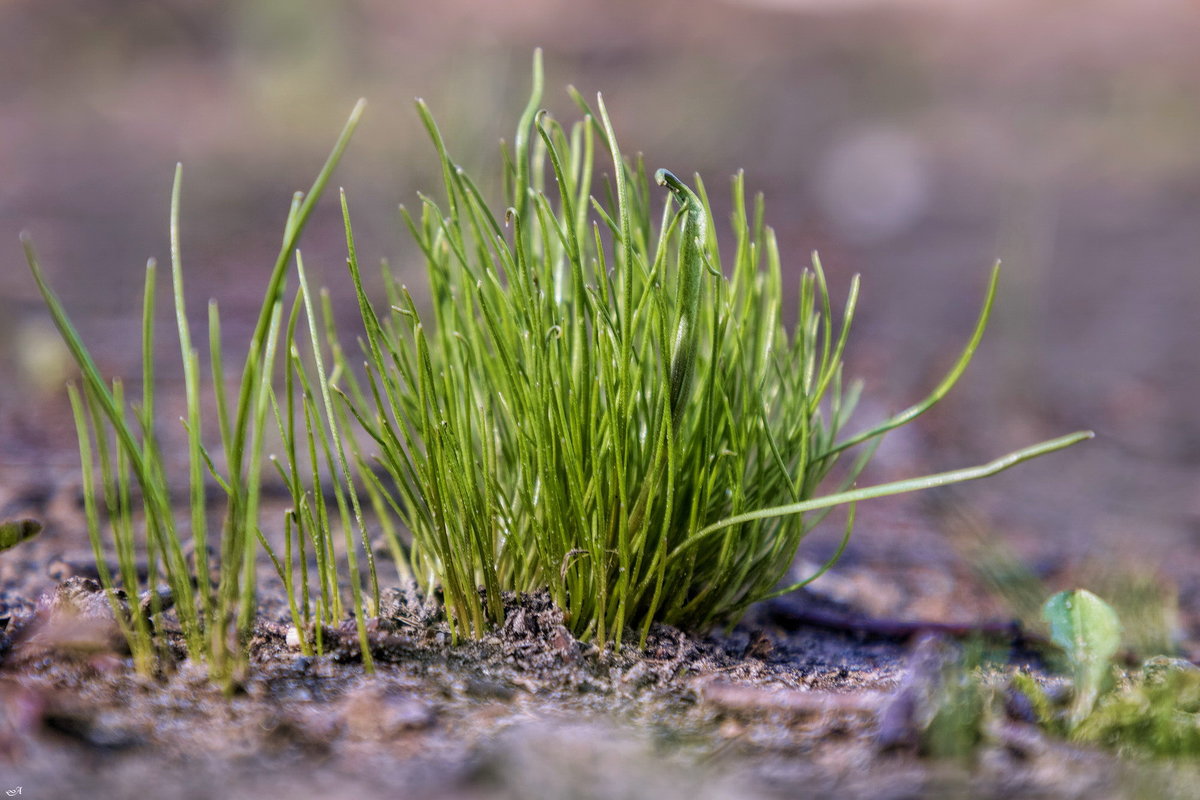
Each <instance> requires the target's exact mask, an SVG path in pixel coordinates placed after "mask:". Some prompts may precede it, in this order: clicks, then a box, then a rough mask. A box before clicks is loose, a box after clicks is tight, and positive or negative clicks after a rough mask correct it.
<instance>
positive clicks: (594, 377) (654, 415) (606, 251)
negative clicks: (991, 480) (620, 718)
mask: <svg viewBox="0 0 1200 800" xmlns="http://www.w3.org/2000/svg"><path fill="white" fill-rule="evenodd" d="M540 93H541V69H540V62H539V61H536V60H535V69H534V88H533V93H532V96H531V98H530V100H529V103H528V105H527V106H526V109H525V113H524V114H523V115H522V117H521V119H520V122H519V124H518V127H517V131H516V135H515V137H514V138H513V146H512V148H511V149H505V151H504V173H503V179H504V180H503V185H504V187H505V188H504V200H503V204H502V205H500V206H496V209H497V210H493V206H492V205H490V204H489V203H488V202H487V201H486V200H485V198H484V195H483V193H482V192H481V191H480V189H479V188H478V186H477V183H476V182H475V181H474V180H472V178H471V177H470V176H468V175H467V174H466V172H465V171H464V170H463V169H462V168H461V167H459V166H458V165H457V164H456V163H455V161H454V160H453V159H452V157H451V156H450V154H449V153H448V152H447V150H446V147H445V144H444V141H443V138H442V136H441V134H440V132H439V130H438V128H437V125H436V123H435V122H434V120H433V117H432V116H431V114H430V113H429V111H428V109H427V108H426V107H425V105H424V104H423V103H418V109H419V112H420V115H421V118H422V120H423V122H424V124H425V127H426V128H427V130H428V132H429V134H430V136H431V138H432V140H433V143H434V146H435V149H436V153H437V158H438V159H439V161H440V163H441V166H442V174H443V191H444V198H443V199H442V200H440V201H438V200H435V199H433V198H431V197H422V199H421V204H420V208H419V209H417V210H416V211H415V212H412V213H410V212H407V211H405V212H404V219H405V221H406V223H407V225H408V227H409V229H410V231H411V233H412V236H413V238H414V239H415V240H416V242H417V244H418V246H419V247H420V249H421V252H422V254H423V256H424V260H425V264H426V273H427V277H428V281H429V289H430V296H431V300H430V305H429V306H428V307H425V306H423V305H422V304H421V303H418V302H417V301H415V300H414V299H413V296H412V295H411V294H410V293H409V291H408V290H407V289H406V288H405V287H403V286H400V285H397V284H396V283H395V280H394V279H393V278H392V277H391V275H390V273H389V272H388V271H387V270H386V268H385V271H384V276H383V277H384V283H385V285H386V286H387V291H388V297H387V305H386V306H384V307H382V308H381V309H377V308H376V307H375V305H374V304H373V303H372V302H371V300H370V299H369V297H368V296H367V293H366V291H365V289H364V284H363V278H362V275H361V271H360V265H359V259H358V256H357V253H356V249H355V243H354V237H353V233H352V229H351V226H350V218H349V213H348V211H346V212H345V219H346V233H347V244H348V249H349V260H348V263H349V268H350V275H351V278H352V281H353V283H354V286H355V289H356V292H357V296H358V300H359V306H360V309H361V312H362V318H363V321H364V324H365V328H366V337H365V340H364V342H363V351H364V353H365V356H366V371H365V380H364V381H363V382H362V383H361V384H359V383H357V382H354V381H352V380H350V377H351V375H352V372H351V371H350V370H349V369H348V368H347V369H344V370H343V374H344V375H345V376H346V380H347V389H346V392H345V393H344V395H343V396H344V397H345V398H346V400H347V402H348V404H349V407H350V408H351V409H352V410H353V414H354V416H355V417H356V418H357V419H358V420H359V422H360V423H361V424H362V426H363V428H364V429H365V430H366V431H367V432H368V434H369V435H370V437H371V438H372V439H373V440H374V443H375V445H376V447H377V448H378V459H379V463H380V464H381V465H382V467H383V469H384V470H385V471H386V472H387V473H388V474H389V475H390V477H391V479H392V481H391V483H392V486H391V487H385V486H384V484H383V483H382V482H377V481H375V478H374V477H373V473H370V472H364V473H363V474H364V476H365V477H366V478H367V479H368V481H370V482H372V483H373V484H374V486H375V489H376V490H377V491H378V492H380V493H381V494H382V493H384V492H387V496H388V497H390V499H391V503H390V505H391V507H392V508H393V509H394V510H395V512H396V514H397V515H398V516H399V517H400V518H401V519H402V520H403V521H404V523H405V525H406V526H407V527H408V529H409V530H410V531H411V532H412V537H413V538H412V553H411V556H412V563H413V567H414V569H415V572H416V575H417V578H418V579H419V581H420V582H421V583H422V585H423V586H424V587H426V588H427V589H431V590H440V592H441V595H442V597H443V599H444V601H445V604H446V607H447V610H448V611H449V618H450V620H451V624H452V625H453V626H454V628H455V629H456V631H459V632H464V633H466V634H468V635H479V634H480V633H481V632H482V631H483V630H485V629H486V628H487V627H488V626H489V625H491V624H495V623H497V622H499V621H500V620H501V619H502V608H501V605H500V592H501V590H514V591H532V590H535V589H541V588H544V587H548V588H549V590H550V593H551V595H552V597H553V598H554V600H555V602H556V603H558V604H559V605H560V606H561V607H562V608H563V609H564V610H565V612H566V615H567V619H568V621H569V624H570V626H571V627H572V628H573V629H574V632H575V633H576V634H577V635H580V636H583V637H588V638H595V639H599V640H615V641H617V642H619V641H621V639H622V637H623V636H624V635H625V634H626V631H627V630H631V631H633V632H635V634H636V635H638V636H639V637H641V638H644V637H645V635H646V631H647V630H648V628H649V626H650V625H651V623H653V622H655V621H662V622H667V623H671V624H674V625H679V626H683V627H689V628H703V627H705V626H707V625H710V624H712V623H716V622H728V621H731V620H734V619H736V618H737V617H738V616H739V615H740V614H741V613H742V611H743V610H744V609H745V608H746V607H747V606H748V605H749V604H750V603H753V602H755V601H757V600H761V599H764V598H766V597H769V596H772V595H773V594H778V593H781V592H786V591H790V590H791V589H794V588H796V587H798V586H800V585H802V584H803V582H805V581H802V582H801V583H798V584H794V585H792V586H786V587H780V582H781V581H782V580H783V579H784V578H785V577H786V575H787V574H788V570H789V568H790V566H791V564H792V561H793V558H794V556H795V553H796V549H797V547H798V546H799V544H800V542H801V541H802V540H803V538H804V537H805V535H806V534H807V533H808V532H809V531H810V530H811V529H812V528H813V526H814V525H816V524H817V523H818V522H820V520H821V519H822V518H823V517H824V514H825V512H826V511H827V510H828V509H829V508H831V507H833V506H835V505H839V504H845V503H853V502H856V501H858V500H863V499H869V498H872V497H879V496H882V495H886V494H892V493H896V492H902V491H910V490H914V489H919V488H924V487H927V486H936V485H943V484H945V483H950V482H954V481H958V480H967V479H971V478H976V477H982V476H984V475H988V474H993V473H995V472H998V471H1000V470H1001V469H1004V468H1006V467H1008V466H1011V465H1012V464H1015V463H1017V462H1019V461H1022V460H1025V459H1027V458H1031V457H1033V456H1036V455H1040V454H1043V453H1047V452H1051V451H1053V450H1057V449H1060V448H1062V447H1065V446H1067V445H1069V444H1072V443H1074V442H1077V441H1079V440H1080V439H1082V438H1085V437H1086V436H1088V435H1090V434H1086V433H1084V434H1074V435H1072V436H1068V437H1064V438H1062V439H1056V440H1054V441H1051V442H1046V443H1043V444H1041V445H1037V446H1035V447H1032V448H1028V449H1026V450H1022V451H1018V452H1016V453H1013V454H1011V455H1009V456H1007V457H1005V458H1004V459H999V460H997V461H995V462H992V463H991V464H988V465H984V466H982V467H977V468H972V469H969V470H961V471H957V472H953V473H946V474H943V475H935V476H928V477H926V478H921V479H916V480H913V481H902V482H898V483H894V484H888V485H885V486H879V487H874V488H870V489H854V488H853V485H854V481H855V480H856V479H857V477H858V475H859V474H860V472H861V470H862V469H863V467H864V466H865V464H866V462H867V460H868V459H869V458H870V456H871V454H872V452H873V451H874V448H875V446H877V445H878V443H879V441H880V439H881V438H882V437H883V436H884V435H885V434H886V433H887V432H888V431H891V430H893V429H894V428H896V427H899V426H900V425H903V424H905V423H908V422H910V421H911V420H913V419H914V418H916V417H917V416H919V415H920V414H922V413H923V412H925V411H926V410H928V409H929V408H930V407H932V406H933V405H934V404H935V403H936V402H937V401H938V400H940V399H941V398H942V397H943V396H944V395H945V394H946V392H948V391H949V390H950V388H951V387H952V386H953V385H954V383H955V382H956V381H957V380H958V378H959V376H960V375H961V374H962V372H963V370H964V369H965V368H966V366H967V363H968V362H969V361H970V358H971V356H972V354H973V353H974V351H975V348H976V346H977V345H978V343H979V340H980V337H981V336H982V334H983V330H984V327H985V326H986V323H987V320H988V316H989V314H990V311H991V307H992V302H993V300H994V297H995V289H996V278H997V274H996V273H993V275H992V281H991V284H990V285H989V288H988V292H987V295H986V299H985V302H984V305H983V310H982V312H981V314H980V317H979V321H978V323H977V325H976V328H975V330H974V332H973V333H972V335H971V338H970V340H969V342H968V344H967V346H966V348H965V349H964V350H963V353H962V355H961V357H960V358H959V359H958V361H957V362H956V363H955V364H954V366H953V367H952V369H951V370H950V372H949V373H948V374H947V375H946V377H945V378H944V379H943V380H942V381H941V383H940V384H938V386H937V387H935V389H934V391H933V392H932V393H931V394H930V395H929V396H928V397H927V398H925V399H924V400H923V401H922V402H920V403H918V404H916V405H914V406H912V407H911V408H909V409H907V410H905V411H903V412H901V413H899V414H897V415H896V416H894V417H892V418H890V419H888V420H885V421H884V422H882V423H880V424H878V425H876V426H874V427H871V428H869V429H867V430H865V431H863V432H861V433H857V434H854V435H849V436H847V435H845V433H844V432H845V429H846V426H847V423H848V422H849V419H850V415H851V413H852V411H853V409H854V406H855V401H856V400H857V398H858V396H859V392H860V384H858V383H852V382H849V381H847V380H846V379H845V377H844V375H843V368H842V355H843V351H844V348H845V345H846V341H847V337H848V333H849V329H850V324H851V321H852V320H853V317H854V313H855V308H856V304H857V299H858V281H857V279H855V280H854V281H853V282H852V284H851V287H850V291H849V295H848V297H847V299H846V301H845V303H844V305H843V306H842V310H841V313H840V316H839V315H837V314H835V311H834V307H833V301H832V298H831V296H830V291H829V288H828V285H827V283H826V279H825V276H824V273H823V272H822V269H821V264H820V262H819V261H818V260H817V259H816V258H815V257H814V259H813V265H812V269H811V270H806V271H805V272H804V273H803V276H802V277H801V281H800V289H799V298H798V302H797V303H796V306H795V312H796V322H795V324H794V326H792V328H791V329H790V330H788V329H787V328H786V327H785V325H784V323H783V318H784V300H783V290H782V286H783V278H782V264H781V258H780V253H779V251H778V247H777V244H776V241H775V237H774V235H773V233H772V231H771V229H770V228H768V227H767V226H766V224H765V223H764V214H763V202H762V198H761V196H759V197H757V198H755V199H754V200H753V202H752V203H748V202H747V199H746V193H745V187H744V182H743V179H742V176H741V175H738V176H737V177H736V178H735V179H734V180H733V186H732V193H733V209H734V210H733V215H732V219H731V221H730V227H731V228H732V243H731V246H729V247H727V248H726V249H725V250H724V255H723V251H722V248H721V247H720V246H719V244H718V240H717V233H716V231H717V226H716V225H715V224H714V220H713V219H712V215H711V207H710V205H709V202H708V198H707V195H706V191H705V187H704V184H703V182H702V181H701V180H700V179H699V177H698V176H697V177H696V179H695V184H694V185H695V189H692V188H690V187H689V186H687V185H686V184H685V183H684V182H682V181H681V180H679V179H678V178H676V177H675V176H674V175H672V174H671V173H670V172H667V171H665V170H659V171H658V172H657V173H656V175H655V182H656V183H657V184H659V185H660V186H663V187H665V188H666V190H667V191H666V193H665V197H664V196H663V195H661V194H658V193H656V191H655V189H654V187H653V186H652V185H651V182H650V180H649V178H648V174H647V172H646V170H645V168H644V165H643V164H642V163H641V160H640V159H635V160H632V161H631V160H629V159H627V158H625V157H624V156H623V154H622V152H621V150H620V148H619V146H618V143H617V139H616V135H615V133H614V131H613V126H612V122H611V120H610V118H609V115H608V113H607V111H606V109H605V106H604V103H603V100H602V99H599V98H598V100H597V105H596V107H595V109H593V108H592V107H591V106H590V105H589V104H588V103H587V102H586V101H585V100H584V99H583V98H582V97H581V96H580V95H579V94H578V93H576V92H572V96H573V98H574V100H575V102H576V104H577V105H578V106H579V109H580V111H581V112H582V118H581V119H580V120H578V121H577V122H574V123H573V124H571V125H570V126H564V125H562V124H560V123H559V122H557V121H555V120H554V119H553V118H551V117H550V116H549V115H548V114H546V113H545V112H541V113H538V112H537V109H538V107H539V104H540V103H541V94H540ZM602 170H608V174H607V175H606V176H604V177H603V178H600V177H599V173H600V172H601V171H602ZM499 208H504V209H505V210H504V211H503V212H502V213H501V212H499V211H498V209H499ZM344 210H345V206H344ZM855 448H857V455H855V456H854V457H853V458H852V459H851V460H850V463H849V464H847V465H846V467H845V469H843V470H842V471H841V472H840V473H838V474H837V477H836V479H834V478H831V476H832V475H833V474H834V468H835V466H836V465H837V464H838V463H839V462H840V461H842V459H844V458H847V457H849V455H850V452H851V451H852V450H853V449H855ZM829 480H834V483H833V486H832V489H831V491H830V492H829V493H828V494H825V495H822V494H820V491H821V488H822V487H823V486H825V485H826V484H827V483H828V482H829ZM852 523H853V510H852V511H851V515H850V523H848V524H847V527H846V535H847V536H848V535H849V531H850V526H851V525H852ZM843 543H844V540H843ZM839 552H840V550H839ZM835 558H836V556H835ZM811 577H815V576H810V577H809V578H807V579H806V580H811ZM481 586H482V588H483V591H482V592H481V591H479V589H480V587H481Z"/></svg>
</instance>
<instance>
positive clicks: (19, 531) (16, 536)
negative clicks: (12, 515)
mask: <svg viewBox="0 0 1200 800" xmlns="http://www.w3.org/2000/svg"><path fill="white" fill-rule="evenodd" d="M41 531H42V523H40V522H38V521H37V520H36V519H7V520H5V521H4V522H0V551H2V550H8V549H9V548H12V547H16V546H17V545H19V544H20V543H21V542H23V541H25V540H26V539H32V538H33V537H34V536H37V535H38V534H39V533H41Z"/></svg>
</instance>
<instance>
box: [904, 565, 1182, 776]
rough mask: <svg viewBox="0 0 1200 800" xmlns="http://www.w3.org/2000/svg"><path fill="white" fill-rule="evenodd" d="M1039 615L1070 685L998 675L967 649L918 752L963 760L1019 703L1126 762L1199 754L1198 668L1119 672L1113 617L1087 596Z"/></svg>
mask: <svg viewBox="0 0 1200 800" xmlns="http://www.w3.org/2000/svg"><path fill="white" fill-rule="evenodd" d="M1043 613H1044V616H1045V619H1046V622H1047V623H1048V624H1049V626H1050V630H1051V638H1052V640H1053V642H1054V644H1055V645H1057V647H1058V648H1059V649H1060V650H1061V654H1062V657H1063V666H1064V667H1065V670H1066V671H1067V673H1068V674H1069V675H1070V679H1069V681H1068V682H1066V683H1065V684H1061V685H1055V684H1050V685H1049V686H1047V685H1046V684H1044V683H1043V682H1041V681H1039V680H1038V679H1037V678H1035V677H1034V675H1033V674H1031V673H1029V672H1027V671H1024V670H1022V671H1018V672H1015V673H1012V674H1010V675H1008V677H1007V678H1005V677H1004V675H1003V673H997V672H996V671H995V670H988V669H985V667H984V662H983V659H982V658H981V652H980V651H978V650H977V649H976V650H973V649H971V648H967V650H966V651H965V652H963V653H959V654H958V656H957V657H956V658H955V659H951V660H949V661H947V663H946V664H944V665H943V669H942V672H941V673H940V675H939V676H938V681H937V683H936V686H935V687H934V688H935V690H936V691H934V692H932V694H931V698H932V699H931V700H930V701H929V705H930V708H928V709H926V710H925V712H924V716H925V720H926V721H925V723H924V725H923V726H922V728H921V730H920V731H919V744H920V747H921V750H922V752H924V753H926V754H928V755H932V756H937V757H947V758H950V757H953V758H969V757H970V756H972V755H973V753H974V752H975V750H976V748H977V747H978V746H979V745H980V744H981V743H983V742H985V741H987V740H988V738H989V723H990V721H992V720H994V719H996V718H998V717H1002V716H1004V715H1005V714H1006V713H1007V712H1006V708H1007V709H1008V710H1009V711H1011V710H1012V708H1014V707H1017V708H1023V709H1024V711H1023V713H1022V716H1024V715H1028V716H1029V718H1030V719H1031V721H1033V722H1035V723H1036V724H1037V725H1038V726H1039V727H1040V728H1042V729H1043V730H1044V731H1046V732H1047V733H1050V734H1052V735H1054V736H1057V737H1062V738H1066V739H1069V740H1070V741H1072V742H1077V743H1080V744H1089V745H1098V746H1102V747H1105V748H1108V749H1111V750H1114V751H1116V752H1118V753H1121V754H1123V755H1129V756H1152V757H1189V758H1195V757H1197V756H1200V667H1197V666H1196V665H1195V664H1193V663H1191V662H1190V661H1186V660H1184V659H1180V658H1175V657H1172V656H1169V655H1155V656H1152V657H1150V658H1147V659H1146V660H1145V661H1144V662H1142V664H1141V666H1140V667H1138V668H1136V669H1132V670H1126V669H1122V668H1120V667H1119V666H1118V665H1117V663H1116V660H1117V658H1118V656H1119V650H1120V644H1121V624H1120V620H1119V619H1118V618H1117V614H1116V612H1115V611H1113V609H1112V607H1111V606H1109V605H1108V604H1107V603H1106V602H1105V601H1103V600H1101V599H1100V598H1099V597H1097V596H1096V595H1094V594H1092V593H1091V592H1088V591H1087V590H1084V589H1076V590H1074V591H1069V592H1060V593H1058V594H1056V595H1054V596H1053V597H1051V598H1050V599H1049V600H1048V601H1047V602H1046V604H1045V605H1044V607H1043ZM1015 698H1020V700H1021V702H1019V703H1016V702H1014V701H1015Z"/></svg>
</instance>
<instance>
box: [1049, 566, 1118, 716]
mask: <svg viewBox="0 0 1200 800" xmlns="http://www.w3.org/2000/svg"><path fill="white" fill-rule="evenodd" d="M1042 618H1043V619H1044V620H1046V622H1047V623H1049V624H1050V638H1051V639H1053V640H1054V643H1055V644H1057V645H1058V646H1059V647H1061V648H1062V649H1063V651H1064V652H1065V653H1066V655H1067V660H1068V661H1070V663H1071V667H1072V669H1073V670H1074V673H1075V703H1074V706H1073V708H1072V709H1071V722H1072V726H1075V725H1078V724H1079V723H1080V722H1081V721H1082V720H1083V719H1084V718H1085V717H1087V715H1088V714H1090V713H1091V711H1092V708H1093V707H1094V706H1095V704H1096V698H1097V697H1099V695H1100V691H1101V689H1102V688H1103V686H1104V681H1105V679H1106V678H1107V677H1108V675H1109V671H1110V667H1111V664H1112V658H1113V656H1114V655H1116V653H1117V650H1118V648H1119V647H1120V646H1121V621H1120V619H1118V618H1117V612H1115V611H1113V609H1112V607H1111V606H1110V605H1109V604H1108V603H1106V602H1104V601H1103V600H1101V599H1100V598H1099V597H1097V596H1096V595H1094V594H1092V593H1091V592H1089V591H1087V590H1086V589H1076V590H1074V591H1071V592H1059V593H1058V594H1056V595H1054V596H1053V597H1051V598H1050V599H1049V600H1047V601H1046V605H1045V606H1044V607H1043V608H1042Z"/></svg>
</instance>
